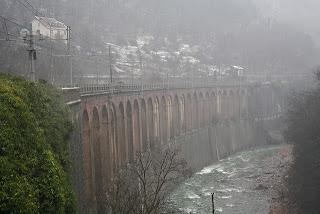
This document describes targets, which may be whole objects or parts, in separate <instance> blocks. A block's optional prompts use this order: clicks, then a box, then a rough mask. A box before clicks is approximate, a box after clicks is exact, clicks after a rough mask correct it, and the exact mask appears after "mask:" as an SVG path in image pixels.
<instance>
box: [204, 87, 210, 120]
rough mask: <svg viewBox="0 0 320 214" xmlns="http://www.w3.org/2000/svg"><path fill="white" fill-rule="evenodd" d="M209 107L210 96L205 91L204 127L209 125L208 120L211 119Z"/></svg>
mask: <svg viewBox="0 0 320 214" xmlns="http://www.w3.org/2000/svg"><path fill="white" fill-rule="evenodd" d="M211 110H212V109H211V106H210V95H209V92H208V91H207V92H206V94H205V100H204V111H203V112H204V122H205V124H206V125H208V124H209V123H210V118H211V117H212V116H211V115H212V111H211Z"/></svg>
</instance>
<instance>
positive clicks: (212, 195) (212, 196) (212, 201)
mask: <svg viewBox="0 0 320 214" xmlns="http://www.w3.org/2000/svg"><path fill="white" fill-rule="evenodd" d="M211 203H212V214H214V211H215V208H214V193H211Z"/></svg>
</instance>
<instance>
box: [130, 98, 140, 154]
mask: <svg viewBox="0 0 320 214" xmlns="http://www.w3.org/2000/svg"><path fill="white" fill-rule="evenodd" d="M132 121H133V123H132V124H133V153H134V156H135V155H136V153H137V152H138V151H141V141H140V106H139V102H138V100H137V99H135V100H134V104H133V115H132Z"/></svg>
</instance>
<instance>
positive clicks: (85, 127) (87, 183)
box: [82, 110, 94, 200]
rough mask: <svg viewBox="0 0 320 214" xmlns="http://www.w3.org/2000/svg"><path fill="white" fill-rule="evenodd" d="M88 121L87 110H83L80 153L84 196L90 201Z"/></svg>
mask: <svg viewBox="0 0 320 214" xmlns="http://www.w3.org/2000/svg"><path fill="white" fill-rule="evenodd" d="M90 134H91V129H90V120H89V114H88V111H87V110H84V112H83V115H82V143H83V146H82V153H83V168H84V181H85V194H86V197H87V198H88V199H90V200H92V199H93V194H94V193H93V189H94V187H93V185H94V183H93V176H92V175H93V174H92V170H93V169H92V163H91V142H90Z"/></svg>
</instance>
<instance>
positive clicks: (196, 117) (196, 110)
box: [192, 92, 199, 129]
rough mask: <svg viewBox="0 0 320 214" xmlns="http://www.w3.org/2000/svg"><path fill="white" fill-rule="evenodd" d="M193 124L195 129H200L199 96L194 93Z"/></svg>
mask: <svg viewBox="0 0 320 214" xmlns="http://www.w3.org/2000/svg"><path fill="white" fill-rule="evenodd" d="M192 124H193V127H192V128H193V129H197V128H199V105H198V95H197V93H196V92H194V93H193V97H192Z"/></svg>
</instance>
